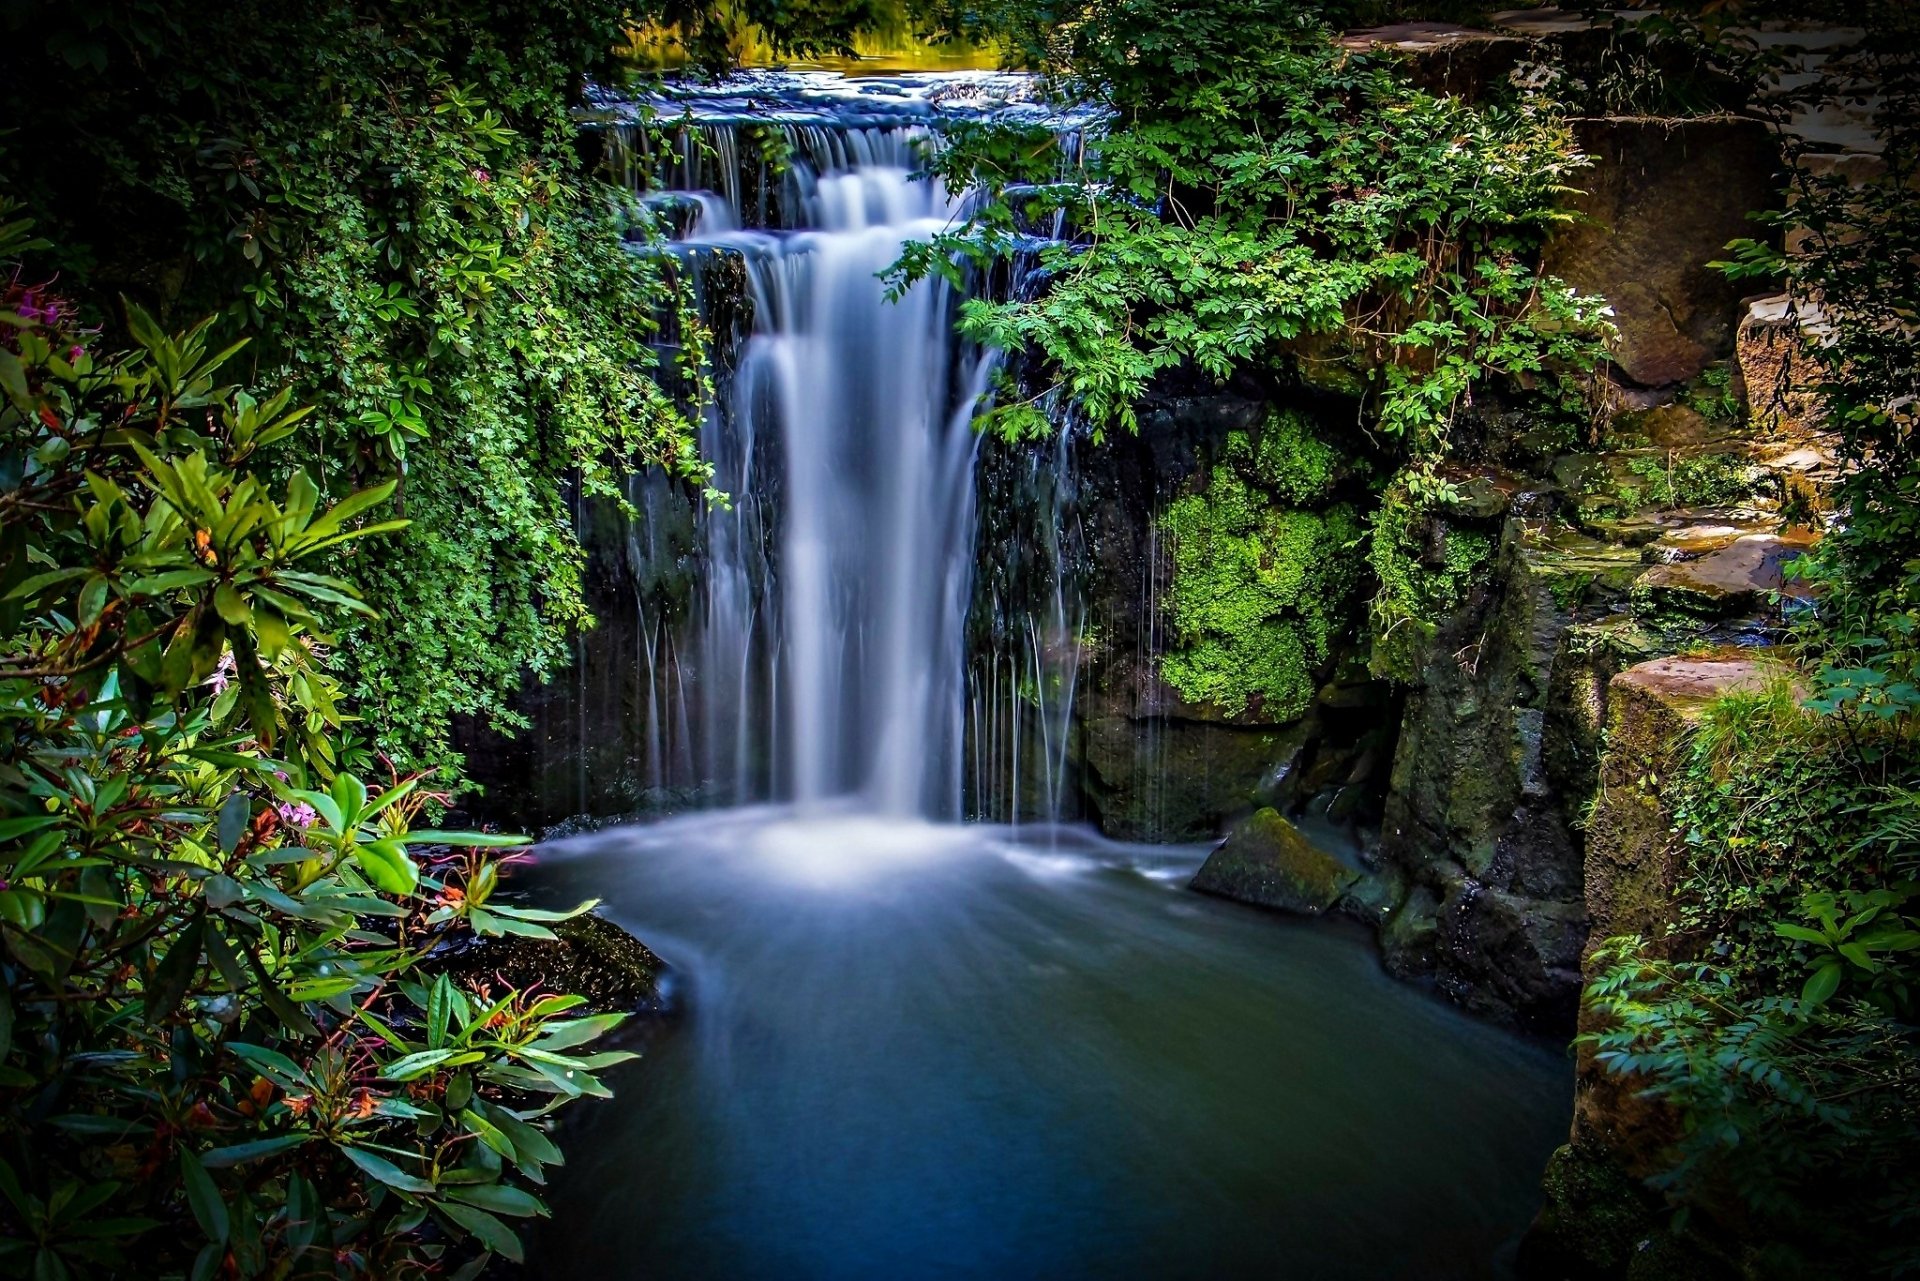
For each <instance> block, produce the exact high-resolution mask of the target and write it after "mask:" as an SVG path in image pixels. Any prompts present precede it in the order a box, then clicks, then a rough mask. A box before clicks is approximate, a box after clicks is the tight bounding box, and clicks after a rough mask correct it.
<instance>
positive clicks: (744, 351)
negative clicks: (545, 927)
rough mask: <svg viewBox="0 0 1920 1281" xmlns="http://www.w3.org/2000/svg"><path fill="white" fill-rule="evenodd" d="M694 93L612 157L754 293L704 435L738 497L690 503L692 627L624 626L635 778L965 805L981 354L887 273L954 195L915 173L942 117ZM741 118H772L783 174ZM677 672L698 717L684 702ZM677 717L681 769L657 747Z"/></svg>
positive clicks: (723, 482) (934, 288)
mask: <svg viewBox="0 0 1920 1281" xmlns="http://www.w3.org/2000/svg"><path fill="white" fill-rule="evenodd" d="M989 79H992V78H982V83H985V82H986V81H987V80H989ZM908 101H909V103H910V104H911V103H912V101H913V100H912V99H911V98H909V99H908ZM704 105H705V107H706V109H707V116H708V118H706V119H704V120H701V121H700V122H699V123H697V124H690V125H688V124H683V125H682V126H681V127H680V129H679V133H678V141H677V145H676V146H674V147H673V148H672V149H671V150H670V152H669V154H668V155H666V156H664V157H652V158H649V157H646V156H639V157H635V158H633V159H631V160H630V161H629V168H630V171H631V172H632V173H633V174H634V176H635V179H636V180H637V181H651V182H653V183H655V184H657V185H658V186H659V187H660V188H663V189H661V190H656V191H655V192H654V193H653V195H652V200H653V203H654V204H655V205H656V207H659V208H662V209H666V210H669V211H670V212H672V213H673V214H674V215H675V216H676V217H677V218H678V219H679V221H680V223H681V225H682V227H683V230H682V232H681V234H680V235H679V237H678V238H677V241H676V243H675V246H674V249H675V252H676V253H678V254H679V255H680V256H681V257H682V258H683V259H684V260H685V261H687V262H689V263H690V264H692V265H693V267H694V270H695V272H696V274H697V277H698V278H699V279H700V280H701V282H702V284H703V286H704V287H705V288H706V289H707V292H708V304H709V306H710V307H711V305H712V303H713V302H714V298H713V291H714V284H713V279H712V278H713V276H714V275H715V271H714V264H715V263H716V262H719V261H723V260H730V261H733V262H737V263H738V264H740V269H741V272H742V274H743V276H744V280H743V281H738V282H736V287H739V286H743V287H744V293H745V297H746V303H747V310H748V312H749V313H750V316H751V319H750V321H749V323H748V324H747V325H746V326H745V332H744V333H742V334H741V335H740V336H739V341H738V343H737V344H736V349H735V351H734V353H733V358H732V362H731V367H730V368H729V369H728V370H727V371H725V374H726V376H725V377H723V378H722V379H721V387H720V394H719V397H718V403H717V404H716V405H715V407H714V409H713V411H712V412H711V413H710V414H709V415H708V417H707V420H706V424H705V428H704V431H703V438H702V441H701V446H702V451H703V454H704V456H705V457H706V458H708V459H709V460H711V461H712V462H713V463H714V464H715V468H716V475H715V481H714V484H715V485H716V487H718V488H719V489H721V490H722V491H724V492H726V493H727V494H728V495H730V498H731V504H730V506H724V507H715V508H713V509H711V510H708V511H706V512H704V513H702V515H701V518H700V519H701V526H702V528H701V533H702V542H703V547H702V552H701V556H702V560H701V575H700V579H699V581H698V583H697V586H696V592H697V597H698V600H697V604H696V605H695V608H694V611H693V614H694V617H693V618H692V619H691V620H689V621H690V623H691V628H690V629H689V630H690V632H691V635H685V636H678V637H676V636H675V629H674V628H672V627H670V626H662V625H661V624H660V622H659V621H658V620H657V619H656V620H643V623H642V626H641V628H640V631H641V634H642V637H643V644H645V646H646V647H647V648H646V654H645V661H646V664H647V668H648V673H649V675H648V678H647V681H646V689H647V696H646V699H645V706H644V708H643V709H642V710H641V713H640V714H641V715H643V716H644V717H646V718H647V719H648V723H649V726H650V730H649V741H648V748H647V755H648V757H649V765H648V776H649V781H650V782H652V783H654V784H655V785H660V784H663V783H666V782H669V781H672V782H677V783H680V784H683V785H684V784H687V783H702V784H706V785H707V786H708V787H709V788H710V789H712V790H713V791H714V792H717V799H724V800H730V801H733V802H735V803H740V802H746V801H753V800H760V799H767V798H777V799H792V800H796V801H799V802H802V803H811V802H819V801H824V800H828V799H832V798H840V797H849V796H852V797H858V798H859V799H860V800H861V801H863V802H864V803H865V804H867V805H869V806H871V807H873V808H875V809H878V810H882V811H886V812H893V813H905V814H919V815H926V816H931V817H942V818H955V817H959V816H960V814H961V812H962V809H963V793H964V792H965V791H966V790H967V788H966V780H965V779H964V778H963V774H964V771H963V766H962V761H963V755H964V752H965V747H966V741H967V735H968V729H969V726H968V714H967V709H968V699H967V684H968V681H967V675H968V673H967V662H966V653H965V622H966V614H967V610H968V606H969V595H970V586H971V573H972V568H971V567H972V562H973V559H974V555H975V548H974V522H973V494H974V485H973V479H972V475H973V460H974V454H975V451H976V441H977V437H976V435H975V433H974V432H973V431H972V429H971V426H970V420H971V417H972V415H973V412H974V410H975V407H976V405H977V403H978V401H979V400H980V397H981V395H982V394H983V392H984V391H985V389H986V386H987V382H988V375H989V374H990V372H991V356H990V354H988V353H983V352H980V351H977V350H974V349H971V348H969V347H967V346H965V345H964V344H961V343H960V342H959V341H958V340H957V339H956V338H955V336H954V325H953V321H954V310H955V306H956V303H957V301H958V299H957V298H956V295H955V291H954V290H953V289H952V288H951V286H949V285H948V284H947V283H946V282H944V281H942V280H939V279H930V280H925V281H921V282H919V283H917V284H915V285H914V286H912V287H911V288H908V289H906V290H905V291H904V292H902V293H900V295H899V296H897V297H894V296H890V294H889V290H888V287H887V285H886V283H885V282H884V280H883V279H882V277H883V274H884V273H885V271H886V269H887V268H888V267H889V266H890V265H892V264H893V263H894V262H895V261H896V260H897V259H898V258H899V257H900V254H901V251H902V250H903V248H904V247H905V246H906V245H908V244H909V243H910V242H912V241H915V240H922V239H926V238H929V237H931V236H933V235H934V234H935V233H937V232H938V231H940V230H942V229H945V228H947V227H950V226H951V225H953V223H954V221H955V220H956V218H957V217H958V216H959V214H960V213H961V203H962V202H961V199H960V198H959V197H957V196H956V195H954V194H953V193H950V192H948V191H947V190H946V189H945V188H944V187H943V186H942V185H941V184H940V183H939V182H938V181H937V180H935V179H931V178H927V177H924V176H921V175H919V173H918V172H917V171H918V170H919V168H920V167H921V164H922V161H923V159H924V155H923V152H924V150H925V149H926V148H928V147H931V146H937V145H938V133H937V131H935V130H933V129H930V128H928V127H927V126H926V125H924V124H920V123H915V122H914V121H913V117H912V115H911V113H908V114H907V115H905V116H903V115H902V113H901V111H900V109H899V104H897V103H896V104H893V108H892V109H891V110H889V111H884V112H880V113H879V114H874V113H872V112H869V113H867V114H843V115H842V116H841V117H840V118H838V119H836V120H835V121H834V122H832V123H819V122H812V121H806V120H791V119H786V120H774V121H771V122H769V121H764V120H759V121H751V122H750V121H746V120H743V119H742V118H741V117H740V116H739V115H738V114H737V112H738V108H739V104H738V102H737V101H733V100H727V101H725V102H724V103H723V104H722V106H720V107H716V106H715V104H714V103H712V102H708V103H706V104H704ZM921 106H922V107H923V108H924V104H921ZM728 108H731V109H732V110H733V111H734V112H735V113H736V114H734V115H733V116H732V117H731V118H729V117H728V116H727V109H728ZM716 117H718V118H716ZM634 136H635V137H638V138H642V139H644V138H645V137H646V135H645V134H644V133H636V134H635V135H634ZM743 138H744V139H745V140H746V141H747V142H749V143H761V144H764V141H765V139H767V138H774V139H777V146H776V147H775V148H774V150H775V151H776V152H777V153H779V154H782V155H783V156H784V158H785V160H784V172H781V171H780V166H777V165H769V164H768V163H767V162H766V161H765V160H763V159H760V158H758V157H755V156H753V155H752V149H751V148H750V147H748V146H743ZM761 150H762V151H763V152H764V150H765V147H764V145H762V147H761ZM690 675H691V676H692V678H693V679H692V684H693V685H694V686H695V687H696V688H695V689H694V691H693V701H694V703H695V705H696V709H697V710H695V711H693V712H692V713H691V714H690V715H691V717H693V718H694V719H695V722H696V723H697V730H696V729H695V726H694V725H692V724H688V723H687V722H686V721H685V720H683V719H682V714H681V710H680V709H681V707H682V704H683V703H684V702H685V700H686V697H687V692H688V683H689V682H688V678H689V676H690ZM1009 688H1011V686H1010V687H1009ZM975 719H976V720H977V719H978V718H977V716H976V717H975ZM689 731H692V737H694V738H695V739H697V740H699V741H700V743H701V759H700V761H699V765H698V771H699V773H700V774H701V777H700V778H698V779H688V778H685V777H684V776H683V774H682V771H680V770H679V769H678V768H677V767H678V762H677V761H676V760H675V758H674V756H673V754H672V752H673V748H674V746H676V745H681V744H683V743H684V741H685V739H686V738H687V736H688V734H689ZM976 795H977V789H976Z"/></svg>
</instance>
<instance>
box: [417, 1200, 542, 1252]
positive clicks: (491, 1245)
mask: <svg viewBox="0 0 1920 1281" xmlns="http://www.w3.org/2000/svg"><path fill="white" fill-rule="evenodd" d="M437 1208H438V1209H439V1210H440V1212H441V1213H442V1214H444V1215H446V1216H447V1218H449V1219H451V1220H452V1221H453V1222H454V1223H455V1224H457V1225H458V1226H460V1227H462V1228H464V1229H466V1231H467V1233H468V1234H469V1235H471V1236H472V1237H473V1238H474V1239H475V1240H477V1241H479V1242H480V1244H481V1245H483V1246H485V1247H486V1248H487V1249H489V1250H491V1251H493V1252H494V1253H495V1254H498V1255H502V1256H504V1257H506V1258H508V1259H511V1260H512V1261H513V1262H515V1263H524V1262H526V1252H525V1251H524V1250H523V1249H521V1247H520V1238H519V1237H518V1236H516V1235H515V1234H514V1231H513V1229H512V1228H509V1227H508V1226H507V1225H506V1224H504V1223H502V1222H501V1221H500V1220H498V1219H496V1218H494V1217H493V1216H492V1215H491V1214H488V1213H487V1212H486V1211H485V1210H481V1209H476V1208H475V1207H473V1206H470V1205H462V1204H460V1203H459V1202H458V1201H443V1202H441V1203H440V1204H439V1206H438V1207H437Z"/></svg>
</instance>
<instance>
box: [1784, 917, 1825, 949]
mask: <svg viewBox="0 0 1920 1281" xmlns="http://www.w3.org/2000/svg"><path fill="white" fill-rule="evenodd" d="M1773 932H1774V933H1775V934H1778V935H1779V936H1780V937H1781V938H1786V939H1795V940H1797V941H1799V942H1801V943H1812V944H1814V945H1815V946H1817V947H1825V946H1826V945H1827V936H1826V935H1824V934H1822V933H1821V932H1820V931H1818V930H1810V929H1808V928H1807V927H1806V926H1804V925H1789V924H1787V923H1786V922H1785V921H1775V922H1774V923H1773Z"/></svg>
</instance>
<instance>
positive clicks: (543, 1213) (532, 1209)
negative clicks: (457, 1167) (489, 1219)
mask: <svg viewBox="0 0 1920 1281" xmlns="http://www.w3.org/2000/svg"><path fill="white" fill-rule="evenodd" d="M448 1195H449V1196H451V1197H452V1198H453V1199H454V1200H456V1201H463V1202H465V1203H466V1204H468V1205H473V1206H478V1207H480V1208H481V1209H482V1210H487V1211H490V1212H492V1213H494V1214H505V1215H511V1216H512V1217H514V1218H519V1219H526V1218H532V1217H533V1216H535V1215H538V1216H540V1217H541V1218H546V1217H547V1207H546V1204H545V1203H544V1202H542V1201H541V1200H540V1198H539V1197H536V1196H534V1195H532V1194H531V1193H528V1192H524V1191H522V1190H521V1189H519V1188H516V1187H512V1186H510V1185H508V1184H504V1183H491V1184H489V1183H480V1184H472V1185H468V1186H465V1187H460V1188H456V1189H454V1190H453V1191H452V1192H450V1193H449V1194H448Z"/></svg>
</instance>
